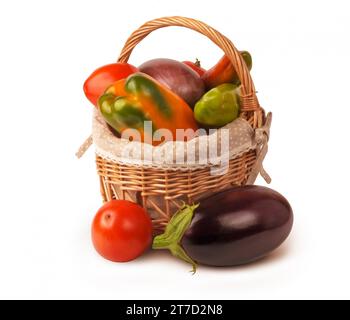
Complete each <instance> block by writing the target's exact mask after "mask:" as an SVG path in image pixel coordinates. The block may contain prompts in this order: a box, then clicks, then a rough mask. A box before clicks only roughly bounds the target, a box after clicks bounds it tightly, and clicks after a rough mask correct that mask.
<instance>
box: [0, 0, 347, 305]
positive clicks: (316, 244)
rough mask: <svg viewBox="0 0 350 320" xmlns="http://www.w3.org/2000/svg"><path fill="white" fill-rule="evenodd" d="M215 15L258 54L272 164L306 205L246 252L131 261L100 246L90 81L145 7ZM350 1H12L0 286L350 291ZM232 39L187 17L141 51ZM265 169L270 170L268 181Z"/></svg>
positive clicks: (4, 102) (146, 15)
mask: <svg viewBox="0 0 350 320" xmlns="http://www.w3.org/2000/svg"><path fill="white" fill-rule="evenodd" d="M167 15H184V16H190V17H194V18H197V19H200V20H203V21H205V22H207V23H208V24H210V25H212V26H213V27H215V28H216V29H218V30H220V31H221V32H222V33H224V34H225V35H227V36H228V37H229V38H230V39H231V40H232V41H233V42H234V43H235V44H236V46H237V47H238V48H240V49H247V50H249V51H250V52H251V53H252V55H253V59H254V66H253V70H252V75H253V78H254V80H255V84H256V88H257V90H258V91H259V98H260V102H261V104H262V105H263V106H264V107H265V109H267V110H271V111H273V113H274V121H273V127H272V137H271V142H270V152H269V154H268V156H267V158H266V161H265V167H266V169H267V170H268V171H269V173H270V174H271V176H272V178H273V182H272V184H271V187H272V188H274V189H276V190H278V191H279V192H281V193H282V194H284V195H285V196H286V197H287V198H288V199H289V201H290V202H291V204H292V206H293V208H294V213H295V225H294V230H293V232H292V235H291V236H290V238H289V239H288V241H287V242H286V243H285V244H284V245H283V246H282V247H281V248H280V249H279V250H278V251H276V252H275V253H274V254H273V255H272V256H270V257H268V258H266V259H264V260H262V261H260V262H258V263H255V264H252V265H249V266H245V267H239V268H230V269H214V268H206V267H201V268H199V271H198V273H197V274H196V275H195V276H191V275H190V274H189V272H188V270H189V269H190V268H189V266H188V265H186V264H184V263H182V262H181V261H177V260H176V259H174V258H172V257H171V256H170V255H169V254H168V253H167V252H152V253H149V254H148V255H146V256H144V257H142V258H140V259H138V260H136V261H134V262H130V263H127V264H114V263H110V262H108V261H105V260H103V259H102V258H100V257H99V256H98V255H97V253H95V251H94V249H93V248H92V245H91V241H90V223H91V221H92V218H93V216H94V214H95V212H96V211H97V209H98V208H99V206H100V205H101V199H100V195H99V186H98V180H97V175H96V173H95V164H94V154H93V150H92V149H91V150H90V151H89V152H88V153H87V154H86V156H85V157H84V158H83V159H82V160H77V159H76V158H75V157H74V153H75V151H76V149H77V147H78V146H79V145H80V143H81V142H82V141H83V140H84V139H85V138H86V137H87V136H88V135H89V134H90V128H91V112H92V106H91V105H90V104H89V102H88V101H87V100H86V98H85V96H84V94H83V91H82V84H83V82H84V80H85V78H86V77H87V76H88V75H89V74H90V73H91V72H92V71H93V70H94V69H95V68H96V67H98V66H101V65H103V64H107V63H111V62H114V61H115V60H116V59H117V57H118V53H119V52H120V49H121V48H122V45H123V43H124V41H125V40H126V38H127V37H128V36H129V34H130V33H131V32H132V31H134V29H136V28H137V27H138V26H139V25H141V24H142V23H143V22H145V21H147V20H150V19H152V18H156V17H161V16H167ZM349 31H350V8H349V6H348V1H345V0H344V1H335V0H334V1H296V0H293V1H288V2H287V1H267V0H265V1H223V0H216V1H206V2H204V1H200V2H199V1H188V0H187V1H183V0H177V1H169V2H167V1H155V0H147V1H137V0H133V1H115V0H113V1H104V0H99V1H38V0H32V1H18V0H14V1H1V3H0V97H1V105H0V106H1V115H0V139H1V140H0V141H1V158H0V161H1V165H0V197H1V198H0V298H6V299H8V298H34V299H39V298H44V299H51V298H68V299H70V298H97V299H104V298H107V299H122V298H129V299H141V298H143V299H147V298H149V299H175V298H184V299H197V298H198V299H200V298H203V299H204V298H208V299H210V298H215V299H249V298H254V299H255V298H256V299H287V298H291V299H307V298H310V299H311V298H316V299H317V298H350V292H349V286H350V276H349V272H350V271H349V270H350V256H349V252H350V250H349V245H350V232H349V230H350V210H349V198H350V196H349V185H348V180H349V169H348V168H349V138H350V134H349V119H350V103H349V85H350V81H349V77H350V62H349V60H350V59H349V57H350V42H349V39H350V34H349V33H350V32H349ZM220 56H221V52H220V50H219V49H217V48H216V47H215V46H214V45H213V44H211V43H210V42H209V41H208V40H207V39H206V38H204V37H202V36H200V35H197V34H195V33H194V32H192V31H188V30H185V29H180V28H167V29H163V30H160V31H157V32H155V33H154V34H152V35H151V36H149V37H148V38H147V39H145V40H144V42H142V44H140V45H139V46H138V47H137V49H136V50H135V52H134V53H133V55H132V57H131V63H133V64H135V65H138V64H140V63H141V62H143V61H145V60H148V59H150V58H155V57H170V58H174V59H179V60H185V59H186V60H187V59H194V58H196V57H199V58H200V59H201V60H202V63H203V65H204V66H205V67H210V66H211V65H212V64H213V63H214V62H215V61H216V60H217V59H218V58H219V57H220ZM259 183H261V184H264V183H263V181H262V180H259Z"/></svg>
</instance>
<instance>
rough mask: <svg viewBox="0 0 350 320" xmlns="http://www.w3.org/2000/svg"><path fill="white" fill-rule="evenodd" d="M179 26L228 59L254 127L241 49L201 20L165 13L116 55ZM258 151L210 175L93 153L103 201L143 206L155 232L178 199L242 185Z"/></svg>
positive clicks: (255, 111) (124, 56)
mask: <svg viewBox="0 0 350 320" xmlns="http://www.w3.org/2000/svg"><path fill="white" fill-rule="evenodd" d="M168 26H181V27H186V28H189V29H192V30H194V31H197V32H199V33H202V34H203V35H205V36H207V37H208V38H209V39H210V40H212V41H213V42H214V43H215V44H216V45H218V46H219V47H220V48H221V49H222V50H223V51H224V53H225V54H226V55H227V56H228V57H229V58H230V60H231V62H232V63H233V65H234V66H235V69H236V72H237V74H238V76H239V78H240V80H241V83H242V91H241V93H242V100H241V111H242V112H241V115H240V116H241V117H243V118H245V119H246V120H248V122H249V123H250V124H251V126H252V127H253V128H259V127H261V126H262V125H264V122H265V116H264V110H263V109H262V108H261V107H260V106H259V103H258V99H257V97H256V95H255V88H254V84H253V82H252V79H251V76H250V73H249V70H248V69H247V67H246V65H245V63H244V60H243V58H242V57H241V55H240V53H239V51H237V49H236V48H235V47H234V45H233V44H232V42H231V41H230V40H229V39H227V38H226V37H225V36H223V35H222V34H221V33H219V32H218V31H216V30H215V29H213V28H211V27H209V26H208V25H206V24H205V23H202V22H200V21H197V20H194V19H189V18H183V17H167V18H161V19H155V20H152V21H149V22H147V23H145V24H144V25H143V26H141V27H140V28H139V29H138V30H136V31H135V32H134V33H133V34H132V35H131V36H130V38H129V39H128V40H127V42H126V44H125V46H124V48H123V49H122V52H121V55H120V57H119V60H118V61H119V62H127V61H128V59H129V56H130V54H131V52H132V50H133V49H134V48H135V46H136V45H137V44H138V43H139V42H140V41H141V40H142V39H144V38H145V37H146V36H147V35H148V34H149V33H151V32H152V31H154V30H156V29H159V28H163V27H168ZM258 151H259V150H253V151H249V152H246V153H245V154H243V155H241V156H239V157H237V158H235V159H231V160H230V167H229V171H228V172H227V173H226V174H225V175H222V176H213V175H211V174H210V168H204V169H198V170H193V169H192V170H187V171H173V170H165V169H157V168H146V167H144V168H143V167H139V166H135V167H134V166H130V165H124V164H120V163H116V162H111V161H110V160H107V159H104V158H102V157H101V156H98V155H97V171H98V175H99V176H100V182H101V194H102V197H103V201H108V200H111V199H129V200H132V201H135V202H137V203H139V204H140V205H142V206H143V207H145V208H146V209H147V211H148V212H149V213H150V215H151V216H152V219H153V225H154V230H155V233H159V232H160V231H162V230H163V229H164V226H165V225H166V224H167V223H168V221H169V219H170V217H171V215H172V214H173V213H175V211H176V210H177V209H178V208H179V207H180V206H181V203H182V202H183V201H184V202H187V203H191V202H193V201H195V200H197V199H199V198H200V197H201V196H203V195H208V194H210V193H213V192H217V191H218V190H221V189H225V188H228V187H230V186H232V185H236V186H239V185H244V184H246V183H247V181H248V179H249V183H253V182H254V180H255V178H256V176H254V177H251V176H250V175H251V173H252V168H253V166H254V165H255V163H256V160H257V154H258Z"/></svg>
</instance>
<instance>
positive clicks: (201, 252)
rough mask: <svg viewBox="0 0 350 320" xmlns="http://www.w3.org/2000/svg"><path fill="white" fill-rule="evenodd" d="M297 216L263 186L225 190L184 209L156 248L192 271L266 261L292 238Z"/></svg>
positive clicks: (172, 221)
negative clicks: (265, 258)
mask: <svg viewBox="0 0 350 320" xmlns="http://www.w3.org/2000/svg"><path fill="white" fill-rule="evenodd" d="M292 225H293V211H292V208H291V206H290V204H289V203H288V201H287V200H286V199H285V198H284V197H283V196H282V195H281V194H279V193H278V192H276V191H274V190H272V189H269V188H266V187H260V186H244V187H238V188H234V189H229V190H225V191H222V192H220V193H217V194H214V195H212V196H209V197H207V198H205V199H202V200H201V201H200V203H199V204H197V205H186V206H184V207H183V208H182V209H181V210H179V212H177V213H176V214H175V215H174V216H173V218H172V219H171V221H170V222H169V224H168V225H167V227H166V229H165V232H164V233H163V234H161V235H159V236H157V237H155V239H154V242H153V248H154V249H169V250H170V251H171V253H172V254H173V255H174V256H176V257H178V258H181V259H183V260H185V261H187V262H188V263H191V264H192V266H193V271H195V270H196V265H197V263H198V264H203V265H209V266H218V267H223V266H235V265H241V264H246V263H249V262H252V261H255V260H257V259H259V258H262V257H264V256H265V255H267V254H268V253H270V252H271V251H273V250H274V249H276V248H277V247H279V246H280V245H281V244H282V243H283V241H284V240H285V239H286V238H287V237H288V235H289V233H290V231H291V229H292Z"/></svg>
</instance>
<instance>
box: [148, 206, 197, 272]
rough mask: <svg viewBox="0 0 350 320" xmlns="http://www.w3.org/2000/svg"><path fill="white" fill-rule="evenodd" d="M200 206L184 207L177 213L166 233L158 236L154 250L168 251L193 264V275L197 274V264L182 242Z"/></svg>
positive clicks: (154, 241) (154, 242) (154, 243)
mask: <svg viewBox="0 0 350 320" xmlns="http://www.w3.org/2000/svg"><path fill="white" fill-rule="evenodd" d="M198 206H199V204H195V205H184V206H183V207H182V208H181V209H180V210H179V211H178V212H176V213H175V214H174V215H173V217H172V218H171V219H170V221H169V223H168V225H167V226H166V228H165V231H164V233H162V234H160V235H158V236H156V237H155V238H154V240H153V245H152V248H153V249H156V250H159V249H168V250H170V252H171V253H172V255H173V256H175V257H177V258H180V259H182V260H184V261H186V262H187V263H189V264H192V271H191V272H192V273H193V274H195V273H196V269H197V263H196V262H195V261H193V259H192V258H191V257H189V256H188V254H187V253H186V252H185V250H184V249H183V248H182V246H181V240H182V237H183V235H184V234H185V232H186V230H187V229H188V227H189V226H190V224H191V222H192V218H193V215H194V211H195V209H196V208H198Z"/></svg>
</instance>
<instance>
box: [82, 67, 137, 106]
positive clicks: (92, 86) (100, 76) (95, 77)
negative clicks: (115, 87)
mask: <svg viewBox="0 0 350 320" xmlns="http://www.w3.org/2000/svg"><path fill="white" fill-rule="evenodd" d="M137 71H138V70H137V68H136V67H134V66H132V65H130V64H128V63H113V64H108V65H106V66H103V67H101V68H98V69H97V70H95V71H94V72H93V73H92V74H91V75H90V77H89V78H87V80H86V81H85V83H84V92H85V95H86V97H87V98H88V99H89V100H90V101H91V103H92V104H93V105H94V106H97V101H98V98H99V97H100V96H101V95H102V94H103V93H104V92H105V90H106V89H107V87H108V86H110V85H111V84H112V83H114V82H116V81H118V80H120V79H125V78H127V77H128V76H129V75H131V74H132V73H135V72H137Z"/></svg>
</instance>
